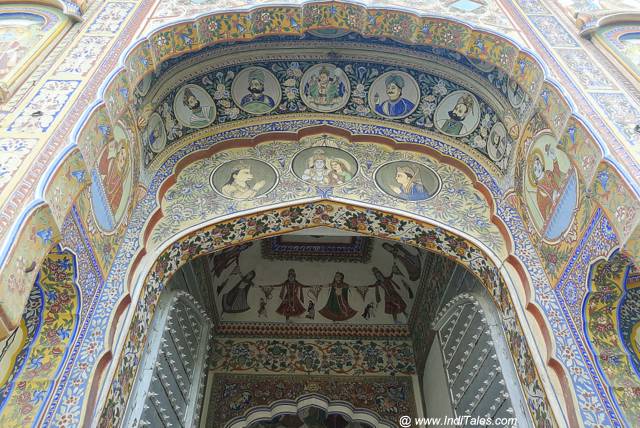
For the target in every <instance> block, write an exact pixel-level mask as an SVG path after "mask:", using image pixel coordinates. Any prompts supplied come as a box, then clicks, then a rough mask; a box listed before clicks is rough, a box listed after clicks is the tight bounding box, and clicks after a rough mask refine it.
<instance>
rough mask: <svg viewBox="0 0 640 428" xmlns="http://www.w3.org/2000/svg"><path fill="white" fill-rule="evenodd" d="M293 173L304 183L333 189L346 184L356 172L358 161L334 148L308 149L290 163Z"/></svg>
mask: <svg viewBox="0 0 640 428" xmlns="http://www.w3.org/2000/svg"><path fill="white" fill-rule="evenodd" d="M291 169H292V170H293V173H294V174H295V175H296V176H297V177H298V178H299V179H301V180H302V181H304V182H305V183H309V184H313V185H316V186H321V187H323V186H325V187H333V186H340V185H342V184H345V183H348V182H349V181H351V180H352V179H353V177H355V175H356V173H357V172H358V161H356V158H354V157H353V156H352V155H351V154H349V153H347V152H345V151H344V150H342V149H338V148H336V147H327V146H318V147H309V148H308V149H304V150H302V151H301V152H299V153H298V154H297V155H295V157H294V158H293V161H292V162H291Z"/></svg>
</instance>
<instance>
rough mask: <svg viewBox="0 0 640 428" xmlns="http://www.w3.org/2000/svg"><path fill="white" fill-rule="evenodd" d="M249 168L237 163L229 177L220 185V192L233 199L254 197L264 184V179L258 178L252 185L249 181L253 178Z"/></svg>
mask: <svg viewBox="0 0 640 428" xmlns="http://www.w3.org/2000/svg"><path fill="white" fill-rule="evenodd" d="M253 178H254V177H253V174H251V168H250V167H249V166H248V165H239V166H238V167H237V168H235V169H234V170H233V171H232V172H231V174H230V175H229V179H228V180H227V182H226V183H225V184H224V185H223V186H222V194H223V195H224V196H227V197H229V198H234V199H250V198H253V197H255V196H256V195H257V194H258V192H259V191H260V189H262V188H263V187H264V185H265V184H266V181H265V180H259V181H257V182H255V183H254V184H253V185H249V182H250V181H251V180H253Z"/></svg>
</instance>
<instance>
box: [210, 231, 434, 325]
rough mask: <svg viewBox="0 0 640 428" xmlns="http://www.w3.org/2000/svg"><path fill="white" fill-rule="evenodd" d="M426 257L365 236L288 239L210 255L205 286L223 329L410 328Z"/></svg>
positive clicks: (391, 243) (258, 243) (400, 246)
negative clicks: (228, 326)
mask: <svg viewBox="0 0 640 428" xmlns="http://www.w3.org/2000/svg"><path fill="white" fill-rule="evenodd" d="M309 233H313V229H311V230H310V232H309ZM427 257H430V255H429V254H428V253H425V252H424V251H421V250H418V249H415V248H413V247H409V246H407V245H403V244H400V243H394V242H385V241H382V240H379V239H373V238H368V237H363V236H354V235H348V234H341V235H334V236H326V235H314V234H302V235H301V234H288V235H282V236H279V237H274V238H266V239H264V240H261V241H256V242H249V243H246V244H242V245H240V246H236V247H230V248H229V249H225V250H222V251H219V252H217V253H214V254H212V255H211V256H207V258H206V260H207V266H208V268H209V271H210V273H211V279H212V280H211V282H210V283H209V284H207V285H206V286H208V287H210V289H211V290H210V292H209V293H208V294H209V295H211V296H215V297H214V299H215V303H216V312H217V318H218V319H219V320H220V321H221V322H224V323H234V322H244V323H247V322H249V323H255V322H257V323H285V322H289V323H305V324H325V323H335V322H339V323H347V324H369V325H370V324H394V323H395V324H406V323H407V321H408V319H409V315H410V313H411V311H412V309H413V303H414V300H415V296H416V294H417V291H418V286H419V284H420V280H421V276H422V270H423V265H424V262H425V259H426V258H427Z"/></svg>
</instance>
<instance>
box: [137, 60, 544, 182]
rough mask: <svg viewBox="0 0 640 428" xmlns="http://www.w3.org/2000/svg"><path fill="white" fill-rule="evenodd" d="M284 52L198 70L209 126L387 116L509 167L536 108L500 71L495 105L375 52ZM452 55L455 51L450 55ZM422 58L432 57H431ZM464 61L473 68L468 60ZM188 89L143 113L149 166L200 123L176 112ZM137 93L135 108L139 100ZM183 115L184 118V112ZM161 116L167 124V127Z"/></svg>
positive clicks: (196, 81)
mask: <svg viewBox="0 0 640 428" xmlns="http://www.w3.org/2000/svg"><path fill="white" fill-rule="evenodd" d="M278 55H280V56H282V53H278V52H277V51H274V52H273V53H272V54H271V55H269V56H268V57H266V58H265V59H264V60H259V59H258V58H255V60H256V61H260V63H261V65H262V66H261V67H256V66H244V65H241V64H240V65H233V66H223V65H222V66H218V67H219V68H213V67H208V68H203V69H201V70H200V73H199V75H198V76H190V77H189V78H188V79H187V82H188V83H187V84H186V86H185V87H187V86H188V87H189V88H192V92H193V93H194V94H195V93H196V92H195V91H196V90H195V89H194V88H195V87H197V88H199V89H198V91H200V90H202V92H197V93H199V94H200V95H199V96H200V97H202V98H203V99H205V98H206V99H207V102H206V103H204V104H206V105H210V104H215V105H216V106H217V107H211V108H212V109H214V110H215V109H217V114H214V115H213V116H212V118H213V120H212V122H210V123H211V124H216V123H217V124H222V123H227V122H229V121H232V120H241V119H250V118H251V117H254V116H263V115H265V114H267V113H270V114H271V115H274V114H284V113H299V112H310V111H316V112H320V113H324V114H328V113H336V114H342V115H350V116H354V117H360V118H384V119H386V120H389V121H398V122H399V123H404V124H411V125H414V126H417V127H418V128H421V129H426V130H432V131H434V132H440V133H442V134H444V135H447V136H452V137H455V138H456V139H458V140H459V141H460V142H461V143H462V144H465V145H467V146H468V147H470V148H472V149H473V150H477V151H479V152H480V153H482V155H483V156H485V157H486V158H487V159H488V160H490V161H491V162H493V163H494V164H495V165H496V167H497V168H498V169H499V170H500V171H505V170H506V168H507V166H508V164H509V159H510V157H511V156H510V155H511V151H512V147H513V141H514V138H517V137H518V135H519V132H520V128H519V127H518V126H517V125H516V123H517V122H516V119H515V117H523V118H524V117H526V115H527V114H528V111H529V109H530V108H531V103H530V102H529V100H528V99H524V100H520V99H519V98H518V101H519V102H520V104H518V106H517V107H512V106H511V105H510V104H509V101H508V99H507V98H508V93H509V89H508V85H507V82H508V79H507V78H505V77H504V73H502V74H500V73H498V72H497V71H495V70H494V71H492V72H491V74H490V76H489V77H491V80H492V82H493V83H494V87H495V91H499V95H497V96H498V97H502V98H503V99H504V101H503V105H499V106H490V105H489V104H487V103H486V102H485V101H482V100H480V99H478V98H477V97H476V96H475V95H473V94H471V93H470V92H468V91H466V90H465V89H464V87H463V86H461V85H460V84H458V83H454V82H453V81H452V80H448V79H447V77H446V76H441V75H438V74H437V72H436V70H437V68H433V70H431V69H430V68H427V69H426V70H417V69H409V68H402V69H398V67H394V66H389V65H385V64H379V63H377V62H374V61H373V59H372V58H371V59H370V58H363V59H358V60H353V61H334V62H331V63H328V62H325V61H326V59H325V61H322V58H321V56H318V59H317V60H307V61H292V60H285V59H283V60H275V59H274V57H277V56H278ZM312 56H313V55H312ZM354 57H356V55H355V53H354ZM357 57H359V55H358V56H357ZM451 58H452V60H453V59H454V58H456V57H455V56H453V55H452V56H451ZM458 59H459V58H458ZM376 60H379V58H377V59H376ZM424 64H427V65H428V64H429V63H428V61H426V60H425V63H424ZM465 64H466V66H469V67H471V65H470V64H469V62H466V60H465ZM220 67H221V68H220ZM462 80H463V81H464V79H462ZM189 85H191V86H189ZM516 87H517V86H516ZM183 90H184V89H180V90H179V91H178V92H176V93H173V89H171V88H169V87H168V86H163V87H162V88H160V89H159V91H160V92H159V93H160V94H166V95H163V98H162V99H161V100H159V101H158V103H157V105H156V107H155V113H158V115H159V116H160V117H158V116H156V115H153V114H151V112H149V111H141V112H139V114H140V115H141V117H149V119H148V125H147V130H146V131H145V145H144V148H143V150H144V159H145V165H146V166H148V165H149V164H150V163H151V162H152V161H153V159H154V158H156V157H157V156H158V153H159V152H160V151H161V148H162V149H164V148H165V147H169V148H170V147H171V146H172V145H173V144H175V142H177V141H178V140H179V139H180V138H184V137H186V136H187V135H189V134H190V133H192V132H194V131H195V130H196V128H197V127H200V126H199V125H198V126H197V127H195V126H191V125H189V122H188V121H187V119H188V118H187V117H182V119H180V118H178V117H177V116H176V112H174V111H173V110H174V109H175V106H176V105H178V106H179V105H183V104H184V103H183V102H182V101H183V100H184V96H183V93H182V92H181V91H183ZM518 94H520V92H518ZM520 96H521V95H517V96H516V98H517V97H520ZM523 96H524V95H523ZM137 97H138V98H136V101H134V105H136V106H138V105H140V103H141V101H140V98H139V96H137ZM511 98H512V99H513V98H514V95H512V97H511ZM191 99H192V103H194V105H195V104H197V102H196V101H197V100H196V99H195V97H192V98H191ZM209 99H211V100H213V101H212V102H210V101H209ZM171 106H174V107H173V109H172V108H171ZM181 111H182V110H181ZM179 114H180V115H181V116H184V115H185V114H186V113H179ZM159 119H161V120H159ZM160 121H162V122H163V124H164V128H165V131H164V132H163V131H162V130H161V126H160ZM207 122H208V121H207ZM204 123H205V122H204V121H203V122H202V124H203V126H205V125H204ZM498 124H500V125H498ZM492 131H493V132H492ZM165 134H166V137H165ZM342 173H347V174H349V175H353V174H354V173H355V171H352V172H346V171H344V170H343V171H342ZM321 181H322V180H321ZM343 181H346V180H343ZM324 184H325V185H326V184H327V183H324Z"/></svg>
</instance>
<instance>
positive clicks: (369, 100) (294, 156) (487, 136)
mask: <svg viewBox="0 0 640 428" xmlns="http://www.w3.org/2000/svg"><path fill="white" fill-rule="evenodd" d="M298 23H303V24H302V26H301V25H300V24H298ZM398 25H400V26H401V27H402V28H404V30H403V31H402V32H400V33H399V32H398V31H397V26H398ZM343 32H344V33H343ZM336 33H337V34H338V37H335V38H332V39H331V41H330V42H329V41H327V37H329V36H331V37H334V36H335V35H336ZM292 34H293V35H294V36H292ZM383 38H387V40H382V39H383ZM241 41H245V42H247V44H246V45H245V44H243V43H239V42H241ZM236 42H237V43H236ZM296 47H298V48H301V49H302V48H304V49H303V50H305V51H306V53H301V52H295V49H296ZM283 49H284V50H286V53H282V52H280V53H278V54H277V55H276V53H275V52H276V51H278V50H281V51H282V50H283ZM248 52H251V56H250V55H249V53H248ZM379 52H386V53H388V54H389V56H390V59H389V60H388V61H381V60H380V58H376V53H377V55H378V56H379ZM412 56H413V57H414V58H420V60H416V59H410V58H411V57H412ZM256 58H259V59H260V61H261V65H260V66H257V65H256ZM124 63H125V64H126V68H123V69H122V70H120V71H119V72H117V73H115V74H114V75H113V76H112V80H110V81H109V82H108V84H106V85H105V87H106V89H105V90H104V93H103V94H102V98H103V99H104V100H105V101H104V102H101V103H99V104H97V105H96V106H95V108H94V109H93V110H92V111H91V112H90V113H88V114H87V116H86V117H85V119H86V120H85V121H84V122H83V124H82V126H80V125H78V128H77V129H78V146H77V147H74V148H73V149H70V150H69V151H68V152H66V153H67V154H66V157H64V159H62V160H61V161H60V165H59V168H58V169H57V171H56V173H55V174H52V175H51V177H48V178H47V179H48V180H49V181H48V183H47V184H46V185H44V184H43V186H42V188H43V189H44V190H43V195H44V199H45V200H46V201H47V204H42V205H40V206H38V207H37V208H35V209H34V210H33V212H31V214H29V215H27V216H26V217H25V220H24V224H23V225H22V227H21V228H19V233H17V232H16V235H15V237H16V239H15V241H16V242H20V243H21V244H20V246H18V245H16V246H14V247H13V248H12V250H11V251H10V252H8V255H7V256H6V262H5V263H4V264H3V270H2V272H0V283H3V284H10V287H7V288H3V289H2V290H0V293H2V294H1V295H0V297H1V299H0V300H2V301H3V302H5V301H6V302H11V305H6V307H5V305H4V304H3V305H2V308H1V309H2V313H1V315H2V317H1V321H2V324H3V330H6V331H4V333H8V332H9V331H10V330H11V329H12V328H13V327H15V326H17V325H18V322H19V320H20V316H21V314H22V308H23V307H24V304H25V302H26V301H27V298H28V295H29V290H30V286H31V284H33V280H34V276H35V274H36V273H37V271H38V269H35V268H36V267H39V266H40V264H41V262H42V260H43V259H44V255H45V254H46V252H47V251H48V249H49V248H50V247H51V246H52V245H53V244H54V243H56V242H58V241H59V240H60V238H59V237H60V235H61V234H60V228H59V226H60V225H62V220H63V219H65V214H68V213H69V208H70V206H71V204H73V207H74V208H73V210H72V211H71V213H70V214H68V215H67V216H66V218H71V217H73V218H74V219H75V220H76V221H77V223H78V224H79V225H81V226H82V227H81V228H83V233H84V236H83V239H84V242H85V243H86V245H87V247H89V248H91V249H92V250H91V251H93V252H94V253H93V254H94V255H95V260H94V264H95V266H96V267H97V270H98V271H99V272H100V274H99V275H98V276H97V278H96V279H95V281H96V283H95V284H93V285H92V287H93V288H91V289H98V288H99V289H100V290H101V293H99V294H98V295H97V296H96V297H95V300H94V301H92V302H91V303H89V302H87V304H90V305H92V306H91V308H92V309H91V311H93V308H95V307H96V306H99V307H102V308H106V309H105V310H104V313H103V314H101V315H100V316H96V317H95V318H92V317H91V316H90V317H88V318H87V320H86V321H85V322H86V324H84V326H83V334H84V332H85V331H86V332H87V337H91V340H90V341H89V340H83V341H82V342H78V343H76V344H74V346H75V350H76V351H79V352H88V353H90V355H89V357H88V359H87V360H86V361H85V362H84V363H83V364H85V366H83V368H82V370H81V374H77V373H76V374H72V375H71V376H70V377H69V378H68V379H67V383H66V384H61V385H60V392H61V394H60V395H56V397H58V398H56V400H58V399H59V397H68V396H69V394H73V393H72V392H71V390H72V389H73V388H71V384H72V382H73V381H74V379H75V380H77V383H76V386H77V385H79V384H81V385H83V387H85V388H86V389H87V390H88V389H91V388H92V393H91V394H90V395H91V398H92V399H93V398H95V397H96V396H99V397H100V398H101V401H100V404H102V403H106V404H105V405H104V406H103V408H102V409H98V411H100V410H102V419H101V421H102V423H103V425H110V424H113V423H117V422H118V421H119V420H120V418H121V417H122V410H123V409H124V403H126V399H127V396H128V393H129V390H130V388H131V382H132V379H133V377H134V374H135V368H136V363H137V361H138V359H139V356H140V352H142V349H143V345H144V342H145V340H146V332H147V328H148V323H149V321H150V319H151V316H152V314H153V309H154V305H155V304H156V301H157V296H158V293H159V292H160V290H161V289H162V287H163V284H164V282H165V281H166V280H167V279H168V278H169V277H170V276H171V275H172V273H173V272H175V271H176V269H177V268H178V267H179V266H180V265H181V264H183V263H184V262H185V261H186V260H189V259H190V258H193V257H195V256H197V255H201V254H206V253H210V252H212V251H215V250H217V249H220V248H223V247H226V246H229V245H235V244H238V243H241V242H244V241H248V240H252V239H257V238H258V237H261V236H269V235H276V234H280V233H284V232H285V231H291V230H296V229H300V228H304V227H315V226H317V225H326V226H332V227H336V225H337V226H338V227H340V228H342V229H344V230H350V231H355V232H359V233H365V234H370V235H375V236H380V237H384V238H387V239H397V240H402V241H403V242H407V243H409V244H411V245H416V246H419V247H422V248H425V249H428V250H430V251H437V252H441V253H442V254H445V255H446V256H448V257H450V258H452V259H455V260H457V261H458V262H460V263H463V264H465V265H466V266H467V267H468V268H469V269H470V270H472V271H473V272H474V273H475V274H477V275H478V276H479V278H480V279H481V280H482V281H483V284H484V285H485V287H486V288H487V290H488V291H489V292H490V293H491V294H492V296H493V297H494V299H495V301H496V305H497V307H498V308H499V309H500V310H501V312H502V316H503V322H504V323H505V329H506V331H507V336H508V339H509V344H510V347H511V352H512V354H513V355H514V360H515V361H516V365H517V369H518V372H519V375H520V379H521V383H522V385H523V387H524V389H525V392H526V394H527V397H528V401H529V406H530V409H529V410H530V412H531V414H532V417H533V419H534V423H536V424H537V423H538V422H539V423H540V424H543V423H544V422H543V421H547V420H549V421H554V420H555V421H556V422H558V421H559V423H560V424H562V423H563V422H566V423H571V424H577V423H579V422H578V421H579V420H583V421H587V422H586V423H591V422H593V421H597V423H601V424H603V425H604V426H620V425H623V424H624V423H625V419H624V416H622V415H627V418H629V417H628V415H631V414H634V412H635V410H633V411H626V410H625V409H624V408H623V409H620V408H619V406H618V404H619V403H616V399H615V398H614V397H612V396H615V394H612V393H611V392H610V390H609V387H610V385H611V383H612V380H610V379H609V377H608V376H609V374H608V372H606V370H605V372H604V373H594V370H592V369H591V368H592V367H593V366H594V365H595V366H597V367H600V363H599V362H598V358H599V356H597V355H596V356H595V357H594V356H593V355H592V354H590V353H589V351H587V349H589V347H588V344H589V340H590V337H591V336H590V332H589V331H585V329H584V325H585V318H584V316H583V312H582V309H581V304H582V302H583V301H584V299H585V296H586V295H587V293H588V291H589V289H588V286H587V284H586V281H585V274H586V272H587V271H588V269H589V265H590V264H591V263H593V261H595V260H597V259H598V258H606V257H608V256H609V255H610V253H611V252H612V251H614V250H616V249H619V248H620V247H622V246H623V245H625V246H626V249H627V250H628V251H630V252H631V253H632V254H634V256H636V255H637V254H639V252H637V251H635V250H636V247H637V240H636V239H635V237H636V236H637V235H638V233H639V232H638V230H640V229H637V228H636V229H634V226H635V223H636V213H637V212H640V210H638V209H637V208H638V207H640V204H639V203H638V202H637V200H636V198H635V195H634V193H633V191H632V190H631V188H630V186H628V185H627V183H626V182H625V179H624V178H623V176H622V175H621V174H620V173H619V171H618V170H617V169H616V167H614V166H613V165H612V164H611V163H610V162H609V161H608V160H607V159H605V158H604V157H603V151H602V150H601V148H600V146H599V144H598V143H597V139H596V138H595V137H593V136H592V135H591V133H590V131H589V129H588V126H586V125H585V124H584V123H583V122H582V120H581V119H580V118H579V117H577V116H576V115H574V114H572V110H571V107H570V104H569V103H568V102H567V101H566V100H565V99H564V97H563V96H562V94H561V91H560V90H559V89H558V88H557V87H556V86H555V85H554V84H552V83H550V82H548V81H546V80H545V76H544V72H543V67H542V66H541V65H540V64H539V63H538V62H537V60H536V59H535V58H534V57H533V56H531V55H530V54H528V53H527V52H524V51H521V50H520V49H518V48H517V47H516V46H514V45H513V44H511V43H510V42H508V41H506V40H504V39H502V38H500V37H498V36H496V35H493V34H488V33H483V32H480V31H476V30H474V29H471V28H469V27H467V26H465V25H463V24H460V23H454V22H449V21H446V20H442V19H435V18H430V17H418V16H415V15H410V14H406V13H403V12H397V11H382V10H378V9H371V10H367V9H366V8H363V7H361V6H356V5H352V4H345V3H326V4H324V3H323V4H313V5H311V4H310V5H305V6H303V7H294V6H292V7H278V8H262V9H257V10H256V11H254V12H238V13H232V14H218V15H211V16H203V17H200V18H198V19H197V20H196V21H194V22H190V23H180V24H177V25H174V26H171V27H167V28H162V29H159V30H158V31H156V32H154V33H153V34H152V35H151V36H149V38H147V39H145V40H143V41H141V42H139V43H137V44H136V45H135V46H134V47H132V49H131V50H130V51H128V54H127V56H126V59H125V60H124ZM454 69H455V70H456V72H455V73H453V72H452V70H454ZM327 78H328V81H327V80H325V79H327ZM327 82H328V83H327ZM260 86H261V87H260ZM252 87H253V88H252ZM256 88H257V89H256ZM398 92H399V93H400V95H401V96H400V98H398V97H397V94H398ZM463 110H464V111H463ZM83 120H84V119H83ZM314 126H316V127H319V126H324V128H322V129H321V128H315V129H314V128H313V127H314ZM305 128H307V129H311V131H305V132H306V134H305V132H301V130H304V129H305ZM318 131H320V132H318ZM379 135H385V136H387V137H390V139H384V138H373V136H379ZM362 136H364V137H362ZM314 138H316V139H319V140H318V141H316V142H315V143H314V141H313V140H314ZM327 140H333V142H330V143H328V142H327ZM314 144H315V145H314ZM304 150H307V151H306V152H304ZM323 159H324V163H325V166H326V165H329V168H326V171H320V170H321V169H322V168H321V167H316V166H315V162H316V161H322V160H323ZM296 162H297V163H296ZM332 162H333V163H332ZM334 164H335V165H336V166H335V167H334V166H333V165H334ZM234 165H235V169H234ZM334 168H335V169H334ZM243 169H244V170H247V169H249V171H250V175H252V177H251V178H249V179H246V180H245V181H244V184H243V183H241V181H242V180H239V179H237V177H234V174H237V172H236V171H240V170H243ZM306 170H309V171H308V173H307V171H306ZM314 173H315V175H314ZM402 174H404V177H403V176H402ZM416 174H418V175H419V176H420V177H421V178H420V180H419V181H417V180H409V181H407V179H406V176H407V175H412V177H415V176H416ZM399 175H400V178H398V176H399ZM89 177H91V180H89V179H88V178H89ZM256 177H257V178H256ZM245 178H246V176H245ZM90 182H91V187H87V186H88V185H89V184H90ZM246 185H248V187H247V186H246ZM554 186H555V187H554ZM62 189H63V190H62ZM396 189H397V190H396ZM461 189H462V190H461ZM554 192H555V193H554ZM545 195H546V196H545ZM549 195H551V196H549ZM553 195H560V197H557V198H554V197H553ZM222 201H224V202H223V203H222ZM256 201H258V202H256ZM285 205H287V206H289V207H288V208H279V207H282V206H285ZM198 210H200V211H198ZM265 210H267V211H265ZM566 211H570V212H571V215H570V216H569V218H566V217H567V216H566V215H564V214H563V213H565V212H566ZM185 213H186V214H185ZM461 213H462V214H461ZM338 214H339V215H338ZM238 216H243V217H244V218H245V221H244V222H236V220H229V218H239V217H238ZM336 216H337V217H336ZM434 225H435V226H434ZM16 230H18V229H16ZM596 237H601V238H602V239H601V240H600V241H599V242H596V241H598V240H597V239H596ZM22 243H24V245H23V244H22ZM155 256H158V257H157V258H155ZM100 275H104V277H106V278H107V280H106V281H104V282H103V281H101V276H100ZM574 277H575V278H577V280H575V281H574V280H573V278H574ZM556 285H557V287H556ZM131 302H133V305H132V306H131V307H130V308H129V305H130V303H131ZM522 308H526V311H525V310H524V309H522ZM129 309H130V310H129ZM91 313H92V314H93V313H94V312H91ZM125 327H126V328H128V330H127V331H128V335H125V334H124V332H125V330H124V328H125ZM84 329H86V330H84ZM633 331H636V330H633ZM554 332H567V333H566V334H564V333H563V334H556V333H554ZM636 333H637V331H636ZM634 334H635V333H634ZM627 336H629V337H631V334H628V335H627ZM114 338H118V339H114ZM536 341H538V342H539V343H538V346H539V347H540V348H541V350H540V351H538V350H536V349H532V352H529V348H528V346H532V347H533V343H535V342H536ZM627 342H628V343H624V344H619V345H620V346H618V348H617V349H620V348H621V347H622V348H624V350H623V351H624V352H623V353H624V355H629V354H630V352H631V351H629V350H633V349H637V348H634V347H633V343H631V342H630V341H628V340H627ZM528 344H529V345H528ZM88 349H90V351H87V350H88ZM112 351H113V352H114V355H116V356H117V357H116V359H115V360H114V361H113V362H112V363H111V365H110V364H109V362H110V358H111V352H112ZM87 361H88V362H87ZM629 361H631V362H633V361H634V360H633V358H629ZM545 363H547V364H546V365H545ZM629 364H631V363H629ZM69 368H71V366H69ZM539 371H540V374H541V377H539V376H538V372H539ZM547 372H548V373H547ZM72 373H75V372H72ZM89 373H92V374H89ZM74 376H76V377H75V378H74ZM111 378H113V380H114V382H113V386H112V388H111V389H110V391H109V395H108V396H107V395H106V393H105V391H104V390H103V391H102V393H101V394H98V392H99V391H98V388H99V385H98V384H99V383H100V382H102V381H105V379H107V380H110V379H111ZM89 385H93V386H91V387H90V386H89ZM543 385H544V386H545V387H544V388H543ZM562 385H570V387H569V388H562ZM561 390H562V391H563V392H562V393H560V392H558V391H561ZM545 392H546V395H545ZM546 397H549V399H548V400H547V399H546ZM92 399H91V400H84V401H83V399H80V400H79V401H78V402H77V403H74V406H75V407H74V409H76V410H77V411H76V410H74V412H75V413H74V414H76V416H77V417H79V414H80V413H81V412H82V411H83V410H82V409H84V411H85V412H88V413H86V414H85V415H84V418H85V420H87V419H86V418H88V417H91V414H90V412H91V411H92V409H93V408H92V406H94V405H95V404H96V403H89V401H92ZM58 403H59V402H58ZM55 405H56V406H57V405H58V404H55ZM625 406H626V404H625ZM629 406H635V404H633V403H632V404H629ZM61 409H62V406H61V407H59V408H56V412H57V413H56V415H58V416H60V414H61V413H63V410H61ZM567 421H568V422H567ZM626 422H628V420H627V421H626Z"/></svg>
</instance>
